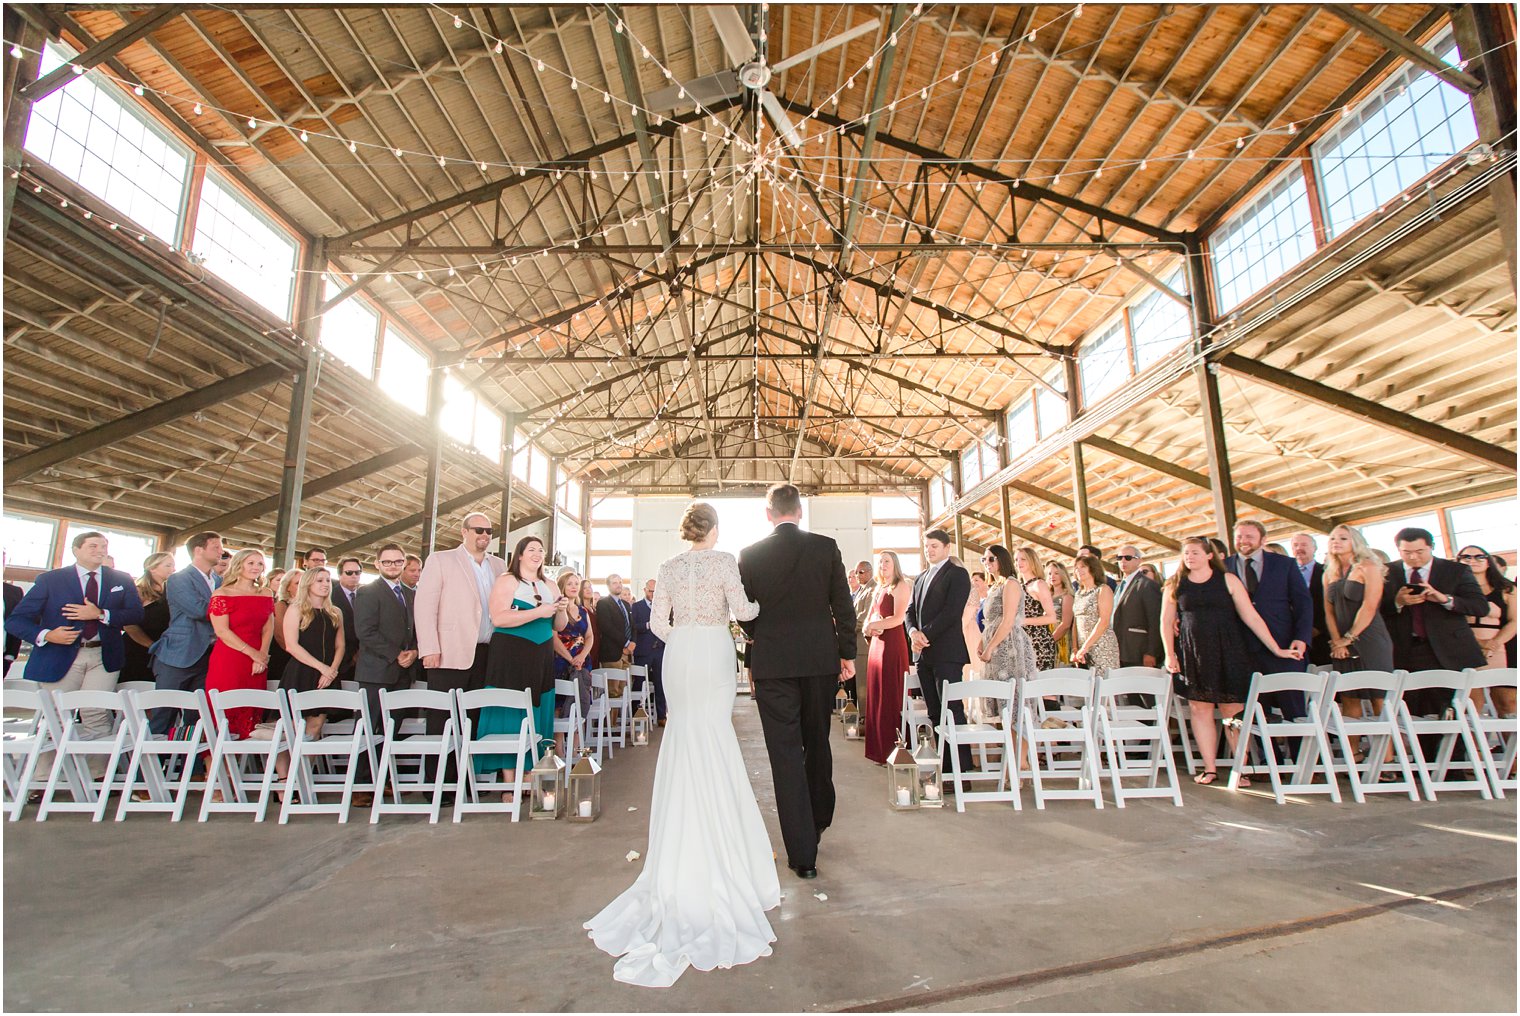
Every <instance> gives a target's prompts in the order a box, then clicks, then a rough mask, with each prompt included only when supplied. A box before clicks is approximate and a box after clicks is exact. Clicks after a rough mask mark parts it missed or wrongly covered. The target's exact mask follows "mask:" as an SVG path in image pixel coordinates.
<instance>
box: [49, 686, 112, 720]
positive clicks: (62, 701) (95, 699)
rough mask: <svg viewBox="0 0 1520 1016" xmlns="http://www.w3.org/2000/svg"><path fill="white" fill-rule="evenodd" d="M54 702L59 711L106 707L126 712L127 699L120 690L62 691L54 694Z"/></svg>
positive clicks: (61, 712) (106, 708)
mask: <svg viewBox="0 0 1520 1016" xmlns="http://www.w3.org/2000/svg"><path fill="white" fill-rule="evenodd" d="M53 704H54V705H56V706H57V707H58V712H59V713H60V714H63V713H71V712H73V711H74V710H76V709H105V710H108V711H111V712H117V713H125V712H126V710H127V700H126V699H125V698H123V697H122V695H121V694H120V693H119V692H114V691H86V690H83V689H81V690H79V691H60V692H55V693H54V695H53Z"/></svg>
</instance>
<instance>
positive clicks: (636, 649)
mask: <svg viewBox="0 0 1520 1016" xmlns="http://www.w3.org/2000/svg"><path fill="white" fill-rule="evenodd" d="M653 610H654V579H650V580H649V581H648V582H646V583H644V598H643V599H642V600H639V601H638V602H636V603H635V604H634V605H633V662H634V665H635V666H640V667H648V668H649V684H650V686H651V688H652V689H653V695H652V696H651V697H652V698H653V699H654V715H655V719H656V720H657V721H658V722H659V724H660V726H662V727H663V726H665V685H664V683H663V682H662V681H661V680H660V664H661V663H663V662H664V660H665V643H664V642H661V641H660V637H659V636H658V635H656V634H655V633H654V632H653V631H651V630H650V628H649V615H650V613H651V612H652V611H653Z"/></svg>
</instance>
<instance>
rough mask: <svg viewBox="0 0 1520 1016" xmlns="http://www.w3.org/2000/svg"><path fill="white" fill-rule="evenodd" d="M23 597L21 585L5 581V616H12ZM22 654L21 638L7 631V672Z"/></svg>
mask: <svg viewBox="0 0 1520 1016" xmlns="http://www.w3.org/2000/svg"><path fill="white" fill-rule="evenodd" d="M21 597H22V592H21V587H20V586H18V585H16V584H15V583H14V582H7V583H5V616H6V617H10V616H11V611H13V610H15V609H16V605H17V604H18V603H20V602H21ZM20 654H21V639H20V638H19V637H18V636H16V635H12V634H11V633H10V632H6V633H5V672H6V673H10V669H11V664H12V663H15V662H16V657H17V656H19V655H20Z"/></svg>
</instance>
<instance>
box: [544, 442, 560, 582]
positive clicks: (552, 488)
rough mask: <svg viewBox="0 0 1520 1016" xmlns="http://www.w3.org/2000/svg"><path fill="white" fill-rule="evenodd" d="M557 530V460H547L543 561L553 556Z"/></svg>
mask: <svg viewBox="0 0 1520 1016" xmlns="http://www.w3.org/2000/svg"><path fill="white" fill-rule="evenodd" d="M558 528H559V459H557V458H551V459H550V460H549V535H548V536H547V537H546V538H545V539H544V560H545V561H547V560H549V559H550V558H552V557H553V556H554V543H555V530H556V529H558Z"/></svg>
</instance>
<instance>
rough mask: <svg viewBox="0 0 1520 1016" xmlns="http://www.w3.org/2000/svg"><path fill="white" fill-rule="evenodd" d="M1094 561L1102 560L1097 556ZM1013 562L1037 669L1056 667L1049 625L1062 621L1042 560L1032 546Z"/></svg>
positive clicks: (1024, 548) (1017, 555)
mask: <svg viewBox="0 0 1520 1016" xmlns="http://www.w3.org/2000/svg"><path fill="white" fill-rule="evenodd" d="M1093 560H1101V558H1097V557H1094V558H1093ZM1013 563H1014V567H1015V568H1016V569H1017V570H1018V576H1017V581H1019V582H1020V583H1022V584H1023V586H1024V620H1023V621H1022V622H1021V623H1022V624H1023V625H1024V630H1025V631H1026V632H1027V633H1028V635H1029V643H1030V645H1032V646H1034V664H1035V669H1036V670H1050V669H1051V668H1052V667H1054V666H1055V665H1056V640H1055V639H1054V638H1052V637H1051V634H1050V625H1053V624H1055V623H1056V622H1057V621H1058V620H1059V618H1057V617H1056V608H1055V605H1054V604H1053V603H1052V602H1051V598H1050V586H1048V585H1046V584H1045V579H1044V578H1043V576H1044V574H1045V572H1044V570H1043V569H1042V568H1041V567H1040V557H1039V555H1038V554H1036V553H1035V552H1034V548H1033V547H1029V546H1024V547H1020V548H1019V549H1018V550H1016V551H1015V552H1014V555H1013ZM998 577H999V578H1011V577H1012V576H1005V575H999V576H998Z"/></svg>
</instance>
